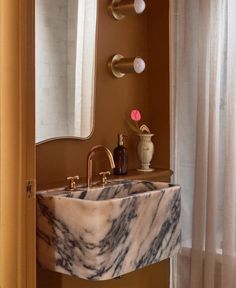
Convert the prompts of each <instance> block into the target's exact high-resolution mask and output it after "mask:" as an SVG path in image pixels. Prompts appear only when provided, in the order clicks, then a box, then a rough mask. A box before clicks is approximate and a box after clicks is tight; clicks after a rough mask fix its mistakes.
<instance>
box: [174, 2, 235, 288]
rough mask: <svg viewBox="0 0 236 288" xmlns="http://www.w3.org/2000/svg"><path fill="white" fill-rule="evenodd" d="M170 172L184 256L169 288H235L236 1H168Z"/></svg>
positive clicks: (178, 259)
mask: <svg viewBox="0 0 236 288" xmlns="http://www.w3.org/2000/svg"><path fill="white" fill-rule="evenodd" d="M170 7H171V8H170V29H171V31H170V43H171V54H170V55H171V82H172V83H171V104H172V106H171V115H172V119H171V122H172V153H171V154H172V155H171V158H172V168H173V170H174V171H175V179H174V181H175V182H176V183H180V184H181V186H182V216H181V217H182V219H181V221H182V228H183V234H182V251H181V253H180V255H179V256H178V257H177V259H175V261H174V264H173V267H172V268H173V270H172V272H173V273H172V287H176V288H185V287H186V288H213V287H219V288H233V287H236V279H235V277H236V276H235V275H236V267H235V264H236V81H235V77H236V17H235V15H236V1H235V0H228V1H227V0H170Z"/></svg>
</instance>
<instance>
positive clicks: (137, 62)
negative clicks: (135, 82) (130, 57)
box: [134, 57, 146, 74]
mask: <svg viewBox="0 0 236 288" xmlns="http://www.w3.org/2000/svg"><path fill="white" fill-rule="evenodd" d="M145 66H146V65H145V62H144V60H143V59H142V58H140V57H136V58H135V59H134V71H135V72H136V73H138V74H140V73H142V72H143V71H144V70H145Z"/></svg>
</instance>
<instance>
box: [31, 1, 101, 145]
mask: <svg viewBox="0 0 236 288" xmlns="http://www.w3.org/2000/svg"><path fill="white" fill-rule="evenodd" d="M97 6H98V1H97V0H36V142H37V143H41V142H44V141H49V140H53V139H58V138H74V137H75V138H80V139H83V138H88V137H89V136H90V135H91V133H92V130H93V125H94V99H95V95H94V94H95V87H94V86H95V61H96V28H97Z"/></svg>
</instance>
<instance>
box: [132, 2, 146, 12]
mask: <svg viewBox="0 0 236 288" xmlns="http://www.w3.org/2000/svg"><path fill="white" fill-rule="evenodd" d="M145 7H146V4H145V2H144V1H143V0H135V1H134V10H135V12H136V13H137V14H141V13H143V11H144V10H145Z"/></svg>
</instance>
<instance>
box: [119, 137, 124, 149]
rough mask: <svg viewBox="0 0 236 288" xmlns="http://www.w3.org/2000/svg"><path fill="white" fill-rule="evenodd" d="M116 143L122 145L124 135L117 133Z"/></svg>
mask: <svg viewBox="0 0 236 288" xmlns="http://www.w3.org/2000/svg"><path fill="white" fill-rule="evenodd" d="M118 145H119V146H123V145H124V136H123V134H118Z"/></svg>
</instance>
